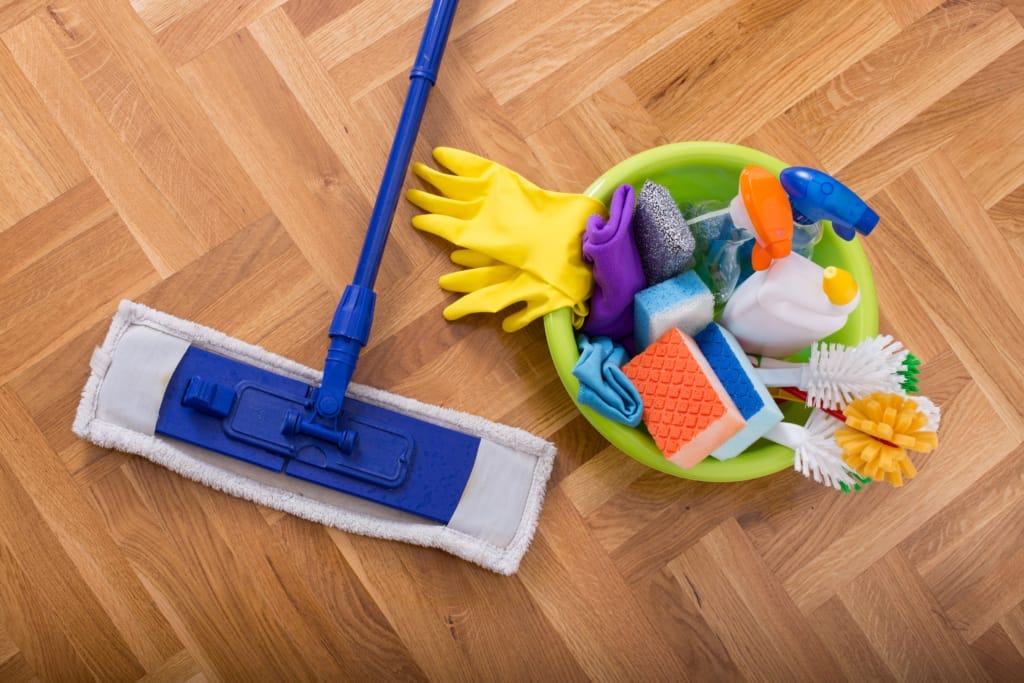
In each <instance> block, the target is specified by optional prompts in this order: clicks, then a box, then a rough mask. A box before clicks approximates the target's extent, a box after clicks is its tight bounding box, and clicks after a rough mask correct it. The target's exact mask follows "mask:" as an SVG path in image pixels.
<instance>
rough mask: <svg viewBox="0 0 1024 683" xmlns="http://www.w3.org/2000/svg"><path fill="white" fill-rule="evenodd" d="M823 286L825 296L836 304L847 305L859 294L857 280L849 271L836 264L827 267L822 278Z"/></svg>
mask: <svg viewBox="0 0 1024 683" xmlns="http://www.w3.org/2000/svg"><path fill="white" fill-rule="evenodd" d="M821 288H822V289H823V290H824V291H825V296H827V297H828V300H829V301H831V302H832V303H833V304H834V305H836V306H845V305H846V304H848V303H850V302H851V301H853V300H854V298H856V296H857V281H856V280H854V279H853V276H852V275H850V273H849V272H848V271H845V270H843V269H842V268H836V267H835V266H829V267H828V268H826V269H825V274H824V275H823V276H822V279H821Z"/></svg>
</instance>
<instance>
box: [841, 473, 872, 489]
mask: <svg viewBox="0 0 1024 683" xmlns="http://www.w3.org/2000/svg"><path fill="white" fill-rule="evenodd" d="M850 474H851V475H853V478H854V479H856V480H857V481H858V482H859V483H857V484H854V485H853V488H850V487H849V486H847V485H846V484H845V483H843V482H839V490H840V491H842V492H843V493H853V492H854V491H863V490H864V487H865V486H867V485H868V484H870V483H871V477H862V476H860V475H859V474H857V473H856V472H850Z"/></svg>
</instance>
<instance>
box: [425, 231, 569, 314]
mask: <svg viewBox="0 0 1024 683" xmlns="http://www.w3.org/2000/svg"><path fill="white" fill-rule="evenodd" d="M451 259H452V262H453V263H455V264H457V265H460V266H465V267H466V269H465V270H460V271H456V272H454V273H448V274H447V275H442V276H441V278H440V279H439V280H438V284H439V285H440V286H441V289H444V290H446V291H449V292H456V293H458V294H465V296H463V297H461V298H459V300H458V301H456V302H455V303H453V304H451V305H450V306H448V307H447V308H445V309H444V312H443V315H444V319H445V320H458V319H459V318H461V317H462V316H464V315H469V314H470V313H497V312H498V311H500V310H502V309H504V308H507V307H508V306H511V305H512V304H515V303H520V302H522V303H525V304H526V307H525V308H522V309H520V310H518V311H516V312H515V313H512V314H510V315H508V316H507V317H506V318H505V319H504V320H503V321H502V323H501V327H502V329H503V330H505V331H506V332H515V331H516V330H519V329H522V328H523V327H526V326H527V325H528V324H530V323H531V322H533V321H534V320H536V319H537V318H539V317H541V316H543V315H546V314H547V313H550V312H551V311H555V310H558V309H559V308H565V307H569V308H571V309H572V312H573V318H574V320H575V319H578V320H580V321H582V320H583V318H584V317H586V315H587V304H586V303H585V302H582V301H573V300H572V298H571V297H569V296H567V295H566V294H564V293H563V292H562V291H561V290H559V289H558V288H557V287H554V286H552V285H550V284H548V283H547V282H544V281H543V280H539V279H538V278H537V277H536V276H534V275H532V274H531V273H528V272H526V271H525V270H521V269H519V268H516V267H515V266H510V265H508V264H507V263H502V262H501V261H495V260H494V259H492V258H491V257H489V256H485V255H483V254H480V253H477V252H475V251H471V250H469V249H460V250H457V251H454V252H452V255H451Z"/></svg>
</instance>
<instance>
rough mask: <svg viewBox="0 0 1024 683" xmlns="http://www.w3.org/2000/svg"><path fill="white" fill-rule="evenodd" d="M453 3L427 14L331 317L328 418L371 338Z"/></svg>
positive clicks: (325, 394)
mask: <svg viewBox="0 0 1024 683" xmlns="http://www.w3.org/2000/svg"><path fill="white" fill-rule="evenodd" d="M457 4H458V0H434V3H433V5H432V6H431V8H430V16H429V17H427V25H426V28H425V29H424V31H423V40H422V42H421V43H420V49H419V52H418V53H417V54H416V62H415V64H414V65H413V68H412V72H411V73H410V75H409V80H410V84H409V93H408V94H407V95H406V98H405V106H404V107H403V108H402V117H401V119H400V120H399V122H398V129H397V130H396V131H395V140H394V142H393V143H392V145H391V153H390V154H389V155H388V163H387V166H385V168H384V178H383V179H382V180H381V183H380V190H379V191H378V192H377V200H376V202H375V203H374V205H373V214H372V215H371V216H370V224H369V226H368V227H367V229H366V239H365V241H364V242H363V250H362V253H360V255H359V263H358V264H357V265H356V274H355V277H354V278H353V281H352V284H350V285H348V286H347V287H346V288H345V292H344V293H343V294H342V296H341V301H339V302H338V308H337V309H336V310H335V312H334V320H333V321H332V322H331V328H330V336H331V345H330V348H329V349H328V350H327V360H326V362H325V364H324V379H323V383H322V385H321V387H320V392H319V394H318V398H317V404H316V413H317V415H318V416H320V417H324V418H333V417H335V416H337V415H338V414H339V413H340V412H341V405H342V402H343V401H344V398H345V390H346V389H347V388H348V383H349V381H350V380H351V378H352V373H353V372H354V371H355V368H356V361H357V360H358V359H359V352H360V350H361V349H362V347H363V346H365V345H366V342H367V340H368V339H369V337H370V325H371V323H372V322H373V307H374V302H375V300H376V298H377V295H376V294H375V293H374V291H373V283H374V281H375V280H376V279H377V271H378V270H379V269H380V261H381V257H382V256H383V254H384V245H385V244H386V243H387V239H388V232H389V231H390V229H391V222H392V221H393V220H394V217H395V208H396V207H397V206H398V198H399V196H400V195H401V192H402V184H403V183H404V181H405V173H406V171H407V170H408V169H409V159H410V158H411V157H412V149H413V145H415V143H416V137H417V134H418V133H419V129H420V121H422V119H423V110H424V109H425V108H426V106H427V96H428V95H429V94H430V88H431V87H433V85H434V83H435V81H436V80H437V72H438V70H439V69H440V67H441V57H442V56H443V55H444V48H445V45H446V44H447V42H448V33H449V31H450V30H451V27H452V20H453V19H454V18H455V8H456V5H457Z"/></svg>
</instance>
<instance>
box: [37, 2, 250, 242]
mask: <svg viewBox="0 0 1024 683" xmlns="http://www.w3.org/2000/svg"><path fill="white" fill-rule="evenodd" d="M50 11H51V13H52V15H53V16H55V17H59V22H58V21H55V22H51V23H49V24H48V26H49V28H50V29H51V33H52V35H53V37H54V40H55V42H56V43H57V44H58V45H59V46H60V47H61V49H62V50H63V52H64V56H65V58H66V59H67V61H68V63H69V64H70V65H71V67H72V68H73V69H74V70H75V73H76V75H77V77H78V79H79V80H80V82H81V83H82V86H83V87H84V88H85V90H86V92H87V93H88V94H89V95H90V96H91V97H92V99H93V101H94V102H95V103H96V106H97V108H98V109H99V110H100V112H101V113H102V114H103V116H104V117H105V118H106V120H107V121H108V122H109V124H110V126H111V127H112V128H113V129H114V130H118V131H120V139H121V141H122V143H123V144H124V145H125V147H127V148H128V150H129V151H130V152H131V154H132V157H133V158H134V159H135V160H136V161H137V162H138V164H139V167H140V169H141V170H142V172H143V173H145V175H146V177H147V178H149V179H150V180H151V181H152V183H153V185H154V186H155V187H156V188H157V189H158V190H159V191H160V193H161V194H162V195H163V196H164V197H165V198H166V200H167V202H168V203H169V204H170V205H171V207H172V208H173V210H174V211H175V213H176V214H177V215H178V216H179V217H180V218H181V220H182V221H184V222H185V223H186V224H187V225H188V227H189V229H190V230H191V231H192V232H193V233H194V234H195V235H196V238H197V239H199V240H200V246H201V248H203V249H204V250H205V249H208V248H210V247H213V246H215V245H216V244H219V243H220V242H222V241H223V240H224V239H226V238H227V237H229V236H231V235H233V234H234V233H235V232H237V231H238V230H239V229H241V228H242V227H243V226H245V225H248V224H249V223H250V222H252V221H253V220H255V219H256V218H258V217H259V216H262V215H263V214H265V213H266V212H267V207H266V204H265V203H264V202H263V201H262V197H260V195H259V193H258V192H257V191H256V189H255V187H254V186H253V185H252V183H251V181H250V180H249V179H248V177H246V175H245V173H244V172H243V171H242V169H241V167H240V166H239V164H238V161H237V160H236V159H235V158H234V157H233V156H232V155H231V153H230V151H229V150H228V148H227V146H226V145H225V144H224V142H223V141H222V140H221V139H220V137H219V136H218V135H217V133H216V130H215V129H214V127H213V126H212V125H211V124H210V121H209V119H207V118H206V116H205V115H204V114H203V111H202V109H201V108H200V107H199V105H198V103H197V102H196V101H195V100H194V98H193V97H192V96H191V94H190V93H189V91H188V89H187V88H186V87H185V85H184V83H183V82H182V81H181V79H180V78H179V77H178V76H177V74H176V73H175V71H174V69H173V68H172V66H171V64H170V63H169V62H168V61H167V59H166V58H165V57H164V55H163V54H162V53H161V52H160V50H159V48H158V47H157V46H156V44H155V43H153V41H152V40H151V36H150V35H149V33H148V31H147V30H146V27H145V26H144V25H143V24H142V23H141V21H139V18H138V16H137V15H136V14H135V13H134V12H132V11H131V8H130V7H128V5H126V4H125V3H115V4H114V5H110V4H109V3H105V2H91V1H81V0H76V1H75V2H70V1H69V2H56V3H53V4H52V5H50Z"/></svg>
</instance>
